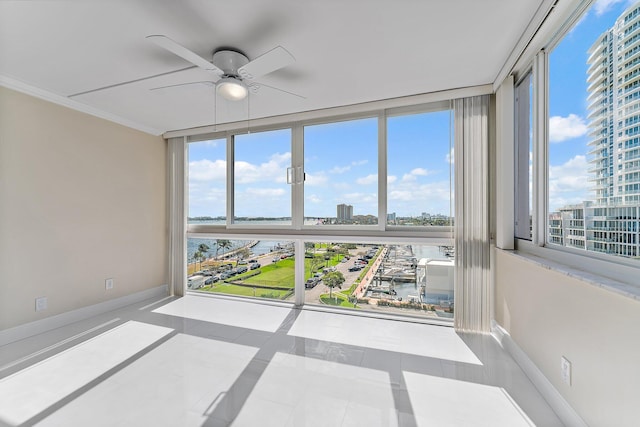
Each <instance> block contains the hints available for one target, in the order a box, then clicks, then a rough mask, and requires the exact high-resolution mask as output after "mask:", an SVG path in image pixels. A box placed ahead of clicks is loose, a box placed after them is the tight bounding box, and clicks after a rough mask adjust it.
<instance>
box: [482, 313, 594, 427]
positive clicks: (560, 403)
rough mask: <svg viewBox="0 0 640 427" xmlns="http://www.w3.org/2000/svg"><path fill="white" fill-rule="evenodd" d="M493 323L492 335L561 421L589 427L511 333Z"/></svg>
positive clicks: (567, 424)
mask: <svg viewBox="0 0 640 427" xmlns="http://www.w3.org/2000/svg"><path fill="white" fill-rule="evenodd" d="M491 323H492V324H491V335H492V336H493V337H494V338H495V339H496V341H498V343H499V344H500V346H502V348H503V349H504V350H505V351H506V352H507V353H509V354H510V355H511V357H513V359H514V360H515V361H516V363H517V364H518V365H519V366H520V368H521V369H522V370H523V371H524V373H525V374H526V375H527V377H529V379H530V380H531V382H532V383H533V385H534V386H535V387H536V388H537V389H538V391H539V392H540V394H541V395H542V397H543V398H544V399H545V400H546V401H547V403H548V404H549V406H551V408H552V409H553V410H554V412H555V413H556V415H558V417H559V418H560V420H562V422H563V423H564V424H565V425H566V426H569V427H574V426H575V427H588V425H587V423H585V422H584V420H583V419H582V417H580V415H578V413H577V412H576V411H575V409H573V408H572V407H571V405H569V403H567V401H566V400H565V399H564V397H562V395H561V394H560V392H559V391H558V390H557V389H556V388H555V387H554V386H553V384H551V382H550V381H549V380H548V379H547V377H545V376H544V374H543V373H542V371H541V370H540V369H538V367H537V366H536V365H535V363H533V361H532V360H531V359H529V356H527V354H526V353H525V352H524V351H523V350H522V349H521V348H520V347H519V346H518V344H516V343H515V341H513V339H512V338H511V336H510V335H509V333H508V332H507V331H505V330H504V329H503V328H502V327H501V326H500V325H498V324H497V323H496V322H495V321H492V322H491Z"/></svg>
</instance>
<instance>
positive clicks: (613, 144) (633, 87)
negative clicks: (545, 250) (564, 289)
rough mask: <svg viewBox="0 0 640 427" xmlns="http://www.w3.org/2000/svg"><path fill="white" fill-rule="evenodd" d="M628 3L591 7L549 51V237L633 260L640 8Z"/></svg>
mask: <svg viewBox="0 0 640 427" xmlns="http://www.w3.org/2000/svg"><path fill="white" fill-rule="evenodd" d="M625 6H628V3H627V2H608V3H606V5H605V4H603V3H596V4H595V5H594V6H593V7H592V8H590V9H589V10H588V11H587V12H586V14H585V15H584V16H583V17H582V19H581V20H580V21H579V22H578V23H576V24H575V25H574V27H573V28H572V29H571V31H570V32H569V33H568V34H567V35H565V36H564V38H563V39H562V40H561V41H560V42H559V43H558V44H557V45H556V46H555V47H554V48H553V50H552V51H551V52H550V54H549V59H548V62H549V65H548V86H549V90H548V110H549V119H548V213H547V214H548V226H547V227H548V229H547V235H548V242H549V243H551V244H554V245H562V246H564V247H568V248H572V249H575V250H582V251H588V252H599V253H604V254H608V255H613V256H617V257H634V258H637V257H638V256H639V255H640V240H639V239H638V233H637V231H636V229H637V225H636V224H637V223H638V221H640V216H639V213H640V212H639V211H640V202H639V201H638V194H640V191H639V190H638V187H637V186H634V184H633V183H634V182H637V176H636V175H634V173H633V171H634V170H637V169H638V167H637V163H634V162H635V160H634V159H635V158H636V157H640V154H639V153H640V151H639V150H640V149H639V148H638V136H637V123H638V122H639V121H640V85H639V84H638V82H639V81H640V79H639V78H640V60H639V59H638V58H640V51H639V49H638V46H640V44H639V40H640V25H639V24H638V22H639V21H638V14H637V11H638V10H639V9H640V4H637V3H636V4H635V5H634V6H631V7H629V8H627V9H625ZM629 225H632V226H631V227H629Z"/></svg>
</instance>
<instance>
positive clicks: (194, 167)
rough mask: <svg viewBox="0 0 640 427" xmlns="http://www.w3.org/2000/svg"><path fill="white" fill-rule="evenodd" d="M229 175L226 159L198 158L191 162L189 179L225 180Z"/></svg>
mask: <svg viewBox="0 0 640 427" xmlns="http://www.w3.org/2000/svg"><path fill="white" fill-rule="evenodd" d="M226 176H227V162H226V161H225V160H215V161H213V162H212V161H211V160H206V159H205V160H197V161H193V162H189V181H190V182H191V181H215V180H222V181H224V180H225V179H226Z"/></svg>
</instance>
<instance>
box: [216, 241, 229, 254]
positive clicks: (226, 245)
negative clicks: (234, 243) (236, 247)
mask: <svg viewBox="0 0 640 427" xmlns="http://www.w3.org/2000/svg"><path fill="white" fill-rule="evenodd" d="M230 247H231V240H228V239H217V240H216V258H217V257H218V249H222V257H223V258H224V250H225V249H229V248H230Z"/></svg>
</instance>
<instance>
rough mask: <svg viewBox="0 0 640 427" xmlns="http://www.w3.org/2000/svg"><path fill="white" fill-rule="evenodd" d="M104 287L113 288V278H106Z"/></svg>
mask: <svg viewBox="0 0 640 427" xmlns="http://www.w3.org/2000/svg"><path fill="white" fill-rule="evenodd" d="M104 288H105V289H106V290H107V291H108V290H109V289H113V279H105V280H104Z"/></svg>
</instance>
